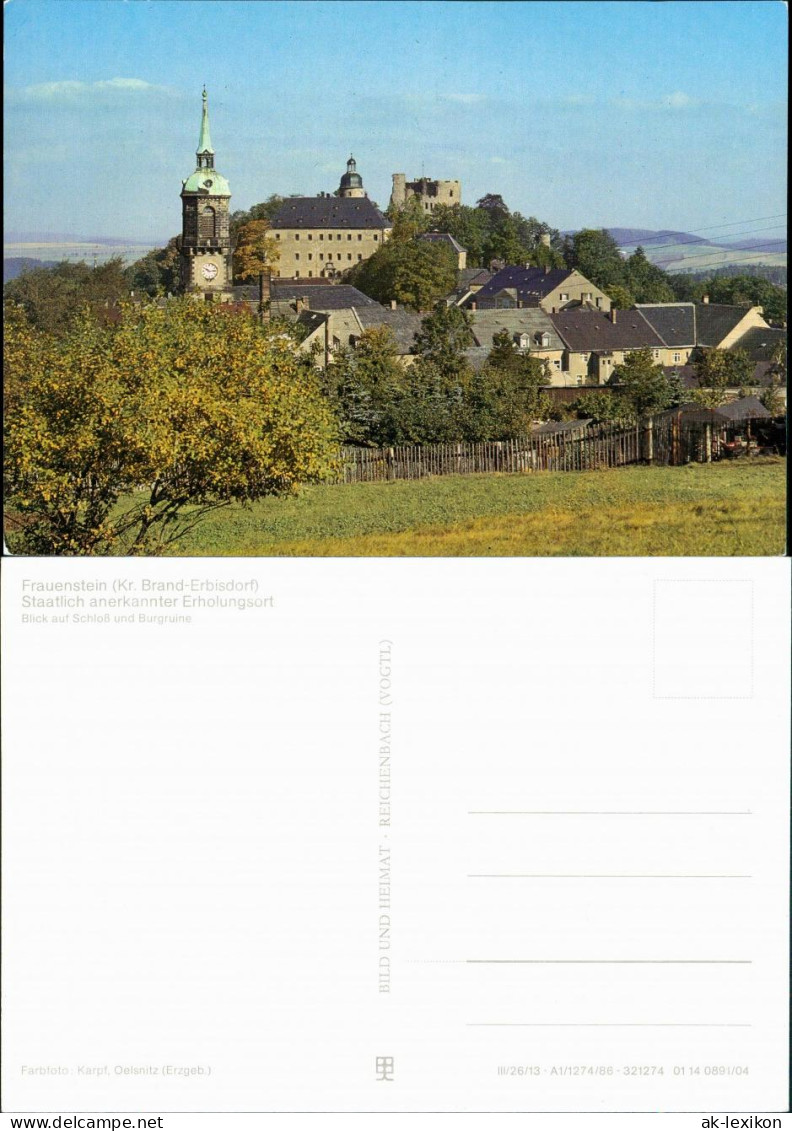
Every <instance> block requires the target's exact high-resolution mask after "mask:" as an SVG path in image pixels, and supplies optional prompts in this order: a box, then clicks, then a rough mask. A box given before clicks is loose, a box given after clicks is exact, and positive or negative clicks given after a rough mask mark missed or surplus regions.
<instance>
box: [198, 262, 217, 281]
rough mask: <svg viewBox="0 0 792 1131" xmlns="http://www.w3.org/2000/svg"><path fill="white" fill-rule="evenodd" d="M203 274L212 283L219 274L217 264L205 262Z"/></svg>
mask: <svg viewBox="0 0 792 1131" xmlns="http://www.w3.org/2000/svg"><path fill="white" fill-rule="evenodd" d="M201 274H202V275H203V277H204V279H206V281H207V282H208V283H211V281H212V279H214V277H215V275H216V274H217V264H216V263H205V264H204V265H203V267H202V268H201Z"/></svg>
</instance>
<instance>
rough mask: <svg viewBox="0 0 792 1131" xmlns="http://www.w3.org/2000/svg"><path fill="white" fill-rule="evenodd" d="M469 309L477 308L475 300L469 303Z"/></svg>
mask: <svg viewBox="0 0 792 1131" xmlns="http://www.w3.org/2000/svg"><path fill="white" fill-rule="evenodd" d="M470 309H471V310H477V309H478V307H477V305H476V303H475V302H471V304H470Z"/></svg>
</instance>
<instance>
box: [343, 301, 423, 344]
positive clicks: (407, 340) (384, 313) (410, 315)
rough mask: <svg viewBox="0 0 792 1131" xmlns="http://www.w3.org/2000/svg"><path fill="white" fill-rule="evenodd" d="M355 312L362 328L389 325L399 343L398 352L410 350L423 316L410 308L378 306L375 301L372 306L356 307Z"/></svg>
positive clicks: (367, 328)
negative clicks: (394, 308)
mask: <svg viewBox="0 0 792 1131" xmlns="http://www.w3.org/2000/svg"><path fill="white" fill-rule="evenodd" d="M355 313H356V314H357V316H358V319H359V321H360V324H361V325H362V327H363V329H364V330H369V329H371V328H372V327H373V326H389V327H390V329H391V330H392V331H393V336H394V337H395V339H396V341H397V343H398V345H399V352H400V353H410V352H411V351H412V347H413V339H414V338H415V335H416V333H417V332H418V330H420V328H421V322H422V320H423V317H424V316H423V315H421V314H416V313H415V311H412V310H402V309H401V308H400V309H397V310H389V309H388V307H386V306H379V305H378V304H377V303H374V304H373V305H372V306H363V307H360V308H357V307H356V308H355Z"/></svg>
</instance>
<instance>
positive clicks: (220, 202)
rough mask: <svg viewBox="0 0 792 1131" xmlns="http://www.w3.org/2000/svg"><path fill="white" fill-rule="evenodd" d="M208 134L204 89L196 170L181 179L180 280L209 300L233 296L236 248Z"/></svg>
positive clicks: (227, 195)
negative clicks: (234, 250)
mask: <svg viewBox="0 0 792 1131" xmlns="http://www.w3.org/2000/svg"><path fill="white" fill-rule="evenodd" d="M214 157H215V154H214V149H213V148H212V140H211V137H210V136H209V103H208V99H207V95H206V91H205V90H204V92H203V110H202V114H201V133H200V136H199V138H198V149H197V151H196V158H197V164H196V167H195V172H194V173H192V175H191V176H190V177H188V178H187V180H186V181H183V182H182V191H181V200H182V246H181V282H182V288H183V290H184V291H186V292H188V293H197V294H200V295H203V296H204V298H206V300H207V301H224V302H225V301H229V300H230V299H231V297H232V291H231V284H232V282H233V249H232V246H231V234H230V231H229V201H230V200H231V190H230V188H229V187H228V181H227V180H226V179H225V177H224V176H222V175H221V174H220V173H218V172H217V170H216V169H215V167H214Z"/></svg>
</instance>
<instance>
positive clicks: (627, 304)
mask: <svg viewBox="0 0 792 1131" xmlns="http://www.w3.org/2000/svg"><path fill="white" fill-rule="evenodd" d="M605 293H606V294H607V296H608V298H609V299H610V300H611V305H612V306H615V307H616V309H617V310H629V309H630V308H631V307H632V306H634V305H635V299H634V297H633V295H632V293H631V292H630V291H628V290H627V288H626V287H623V286H622V285H621V283H614V284H613V286H610V287H608V289H607V291H606V292H605Z"/></svg>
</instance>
